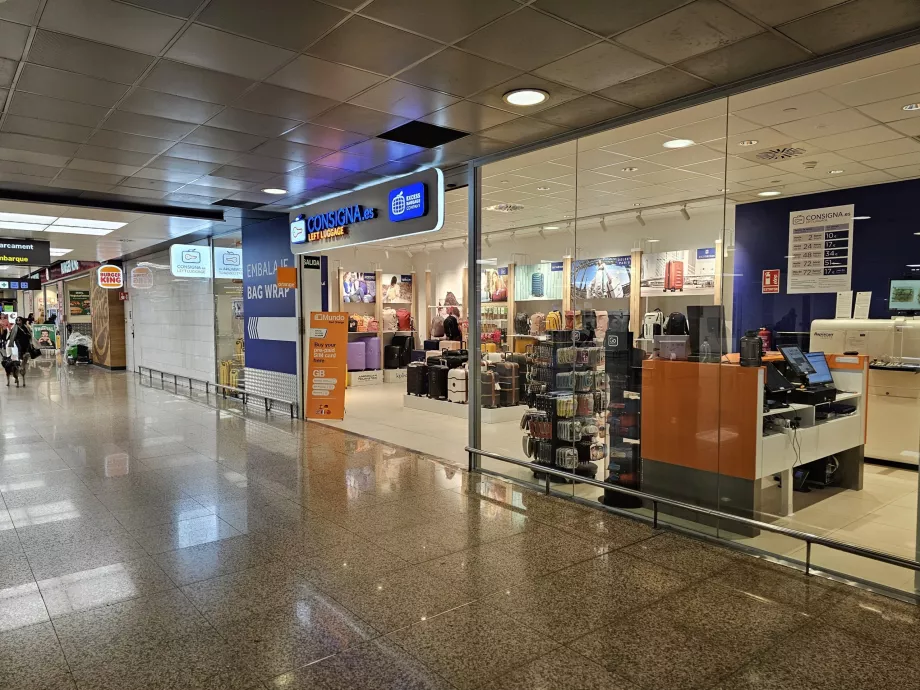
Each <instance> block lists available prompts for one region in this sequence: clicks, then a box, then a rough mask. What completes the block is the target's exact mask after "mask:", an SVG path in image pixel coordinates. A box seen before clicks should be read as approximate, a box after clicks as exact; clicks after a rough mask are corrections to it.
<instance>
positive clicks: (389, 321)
mask: <svg viewBox="0 0 920 690" xmlns="http://www.w3.org/2000/svg"><path fill="white" fill-rule="evenodd" d="M383 330H384V331H385V332H388V333H392V332H394V331H398V330H399V318H398V317H397V312H396V310H395V309H393V308H392V307H385V308H384V310H383Z"/></svg>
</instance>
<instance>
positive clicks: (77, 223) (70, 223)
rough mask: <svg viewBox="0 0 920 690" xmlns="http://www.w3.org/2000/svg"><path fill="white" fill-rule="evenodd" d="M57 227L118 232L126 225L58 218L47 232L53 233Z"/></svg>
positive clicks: (105, 221) (83, 219) (114, 222)
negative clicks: (64, 226)
mask: <svg viewBox="0 0 920 690" xmlns="http://www.w3.org/2000/svg"><path fill="white" fill-rule="evenodd" d="M58 225H66V226H67V227H69V228H96V229H97V230H109V231H112V230H118V228H123V227H125V226H126V225H127V223H119V222H116V221H112V220H89V219H87V218H58V219H57V220H56V221H54V223H52V224H51V226H50V227H49V230H48V231H49V232H54V230H53V229H51V228H55V227H57V226H58Z"/></svg>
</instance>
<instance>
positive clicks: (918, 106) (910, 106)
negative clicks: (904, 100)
mask: <svg viewBox="0 0 920 690" xmlns="http://www.w3.org/2000/svg"><path fill="white" fill-rule="evenodd" d="M901 110H907V111H908V112H910V111H912V110H920V103H908V104H907V105H905V106H904V107H903V108H901Z"/></svg>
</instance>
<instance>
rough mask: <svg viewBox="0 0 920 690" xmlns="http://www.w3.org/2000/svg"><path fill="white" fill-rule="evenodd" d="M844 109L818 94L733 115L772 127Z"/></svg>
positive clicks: (808, 94) (760, 106)
mask: <svg viewBox="0 0 920 690" xmlns="http://www.w3.org/2000/svg"><path fill="white" fill-rule="evenodd" d="M844 107H845V106H844V105H843V104H842V103H840V102H839V101H835V100H834V99H833V98H831V97H829V96H825V95H824V94H823V93H820V92H818V93H805V94H801V95H799V96H793V97H792V98H783V99H781V100H778V101H771V102H769V103H764V104H762V105H758V106H754V107H753V108H746V109H745V110H740V111H735V114H736V115H738V116H739V117H741V118H743V119H745V120H750V121H751V122H756V123H757V124H759V125H764V126H767V127H772V126H774V125H779V124H783V123H784V122H792V121H793V120H801V119H802V118H806V117H814V116H815V115H823V114H824V113H830V112H833V111H835V110H842V109H843V108H844Z"/></svg>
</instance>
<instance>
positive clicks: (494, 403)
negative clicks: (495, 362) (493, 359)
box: [480, 369, 499, 408]
mask: <svg viewBox="0 0 920 690" xmlns="http://www.w3.org/2000/svg"><path fill="white" fill-rule="evenodd" d="M480 376H481V379H480V381H481V400H482V406H483V407H487V408H494V407H498V398H499V389H498V377H496V376H495V372H494V371H492V370H491V369H489V370H487V371H483V372H480Z"/></svg>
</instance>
